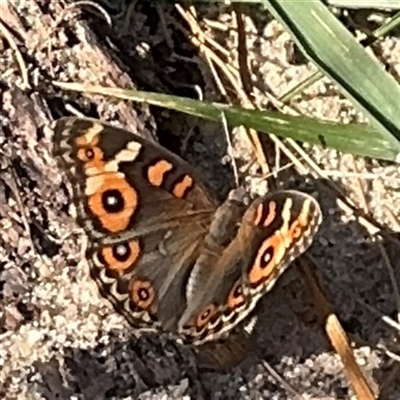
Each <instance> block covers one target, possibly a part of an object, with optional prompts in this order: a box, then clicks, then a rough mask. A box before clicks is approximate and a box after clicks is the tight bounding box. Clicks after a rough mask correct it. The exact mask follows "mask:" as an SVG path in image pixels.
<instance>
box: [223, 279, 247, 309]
mask: <svg viewBox="0 0 400 400" xmlns="http://www.w3.org/2000/svg"><path fill="white" fill-rule="evenodd" d="M244 303H245V299H244V296H243V288H242V282H241V279H239V280H238V281H237V282H236V283H235V284H234V285H233V287H232V289H231V291H230V293H229V296H228V301H227V305H228V308H231V309H232V308H237V307H240V306H242V305H243V304H244Z"/></svg>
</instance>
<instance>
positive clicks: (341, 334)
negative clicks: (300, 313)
mask: <svg viewBox="0 0 400 400" xmlns="http://www.w3.org/2000/svg"><path fill="white" fill-rule="evenodd" d="M299 264H300V268H301V271H302V273H303V276H304V277H305V279H306V282H307V287H308V289H309V290H310V292H311V296H312V298H313V300H314V304H315V305H316V310H317V313H318V317H319V318H320V320H321V322H322V323H323V326H324V328H325V332H326V335H327V336H328V338H329V341H330V342H331V344H332V346H333V348H334V349H335V351H336V352H337V354H338V355H339V356H340V358H341V360H342V362H343V365H344V367H345V368H344V371H345V373H346V375H347V378H348V380H349V382H350V384H351V385H352V387H353V389H354V392H355V394H356V396H357V398H358V399H359V400H375V399H376V398H377V397H376V396H375V394H374V392H373V390H372V389H371V386H370V384H369V383H368V382H367V380H366V378H365V376H364V374H363V373H362V371H361V369H360V367H359V366H358V364H357V362H356V360H355V358H354V355H353V351H352V349H351V345H350V342H349V339H348V338H347V335H346V332H345V331H344V329H343V328H342V326H341V324H340V322H339V319H338V318H337V316H336V315H335V313H334V311H333V308H332V306H331V305H330V303H329V302H328V300H327V299H326V296H325V294H324V291H323V290H322V288H321V286H320V284H319V282H318V278H317V275H316V273H315V266H314V263H313V261H312V260H311V259H310V258H309V257H303V258H301V259H300V260H299ZM375 386H376V385H375ZM377 390H378V388H377V387H376V389H375V391H377Z"/></svg>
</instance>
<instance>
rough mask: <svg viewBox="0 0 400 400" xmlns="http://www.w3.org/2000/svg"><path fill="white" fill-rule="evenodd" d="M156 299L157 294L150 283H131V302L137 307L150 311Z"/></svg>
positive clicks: (137, 281) (136, 281) (139, 281)
mask: <svg viewBox="0 0 400 400" xmlns="http://www.w3.org/2000/svg"><path fill="white" fill-rule="evenodd" d="M155 297H156V294H155V291H154V288H153V286H152V285H151V283H150V282H148V281H142V280H134V281H133V282H132V283H131V300H132V303H133V304H134V305H135V306H136V307H138V308H141V309H142V310H149V308H150V306H151V305H152V303H153V301H154V300H155Z"/></svg>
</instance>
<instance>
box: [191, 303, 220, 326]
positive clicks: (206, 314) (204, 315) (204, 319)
mask: <svg viewBox="0 0 400 400" xmlns="http://www.w3.org/2000/svg"><path fill="white" fill-rule="evenodd" d="M216 309H217V308H216V307H215V305H214V304H210V305H208V306H207V307H205V308H204V309H203V311H202V312H201V313H200V314H199V315H198V317H197V319H196V325H197V328H200V329H201V328H203V327H204V326H205V325H207V324H208V322H209V321H210V319H211V318H212V317H213V316H214V314H215V312H216Z"/></svg>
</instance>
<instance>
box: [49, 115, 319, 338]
mask: <svg viewBox="0 0 400 400" xmlns="http://www.w3.org/2000/svg"><path fill="white" fill-rule="evenodd" d="M54 143H55V146H54V154H55V156H56V157H57V158H58V160H59V161H60V165H61V166H62V168H63V169H64V170H65V171H66V174H67V177H68V180H69V182H70V184H71V187H72V201H73V203H74V205H75V207H76V209H77V221H78V223H79V224H80V225H81V226H82V227H83V228H84V230H85V232H86V234H87V235H88V237H89V243H90V245H89V248H88V250H87V254H86V257H87V259H88V261H89V264H90V269H91V275H92V277H93V278H94V279H95V280H96V282H97V283H98V286H99V288H100V291H101V293H102V294H103V295H104V296H105V297H106V298H107V299H109V300H110V301H111V303H112V304H113V305H114V307H115V308H116V310H117V311H119V312H120V313H121V314H123V315H124V316H125V317H126V319H127V320H128V321H129V322H130V323H131V324H132V325H133V326H135V327H138V328H149V327H159V328H161V329H164V330H167V331H170V332H173V333H175V334H177V335H178V336H179V337H180V338H182V339H183V340H184V341H185V342H187V343H191V344H194V345H201V344H203V343H205V342H207V341H212V340H216V339H219V338H223V337H225V336H226V335H227V334H228V333H229V331H230V330H232V329H233V328H234V327H235V326H236V325H237V324H238V323H239V322H240V321H242V320H243V319H244V318H245V317H246V316H248V315H249V314H250V313H251V311H252V310H253V309H254V307H255V306H256V304H257V302H258V300H259V299H260V298H261V297H262V296H263V295H264V294H265V293H266V292H268V291H269V290H270V289H271V288H272V286H273V285H274V283H275V282H276V280H277V279H278V277H279V276H280V275H281V274H282V273H283V271H284V270H285V269H286V268H287V267H288V265H289V264H290V262H291V261H292V260H293V259H294V258H295V257H297V256H298V255H299V254H301V253H302V252H304V251H305V250H306V249H307V247H309V245H310V244H311V241H312V239H313V237H314V235H315V233H316V231H317V228H318V226H319V224H320V222H321V211H320V208H319V206H318V203H317V202H316V201H315V200H314V199H313V198H312V197H311V196H309V195H306V194H303V193H300V192H296V191H282V192H276V193H272V194H269V195H267V196H265V197H263V198H259V199H256V200H254V201H253V202H251V203H250V205H248V204H247V203H248V199H247V197H246V196H244V195H243V193H242V192H241V191H240V190H236V191H234V192H233V193H232V195H231V196H230V197H228V199H227V200H225V202H223V203H222V204H221V205H220V206H218V205H217V203H216V202H215V201H214V200H213V198H212V196H210V194H209V193H208V191H207V190H206V188H205V187H204V186H203V185H202V184H201V183H200V180H199V178H198V177H197V176H196V172H195V171H194V170H193V168H192V167H191V166H190V165H188V164H187V163H186V162H185V161H183V160H182V159H180V158H179V157H177V156H176V155H174V154H172V153H171V152H169V151H168V150H166V149H165V148H163V147H161V146H158V145H157V144H155V143H152V142H149V141H147V140H145V139H142V138H140V137H139V136H137V135H134V134H133V133H130V132H128V131H125V130H123V129H119V128H116V127H113V126H111V125H108V124H104V123H102V122H100V121H97V120H92V119H83V118H62V119H60V120H58V121H57V123H56V127H55V139H54Z"/></svg>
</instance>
